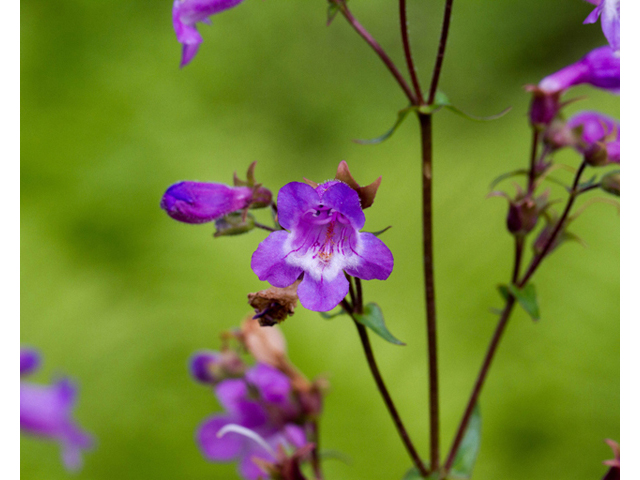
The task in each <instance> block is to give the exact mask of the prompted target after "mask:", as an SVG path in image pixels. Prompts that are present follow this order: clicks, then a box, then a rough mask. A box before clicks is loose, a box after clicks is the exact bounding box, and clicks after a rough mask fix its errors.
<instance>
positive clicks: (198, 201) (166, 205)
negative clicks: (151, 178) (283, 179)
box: [160, 182, 271, 223]
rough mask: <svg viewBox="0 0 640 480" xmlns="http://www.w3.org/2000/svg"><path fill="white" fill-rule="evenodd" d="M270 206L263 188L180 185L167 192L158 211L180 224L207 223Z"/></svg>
mask: <svg viewBox="0 0 640 480" xmlns="http://www.w3.org/2000/svg"><path fill="white" fill-rule="evenodd" d="M270 202H271V192H270V191H269V190H267V189H266V188H263V187H258V188H255V187H230V186H229V185H224V184H222V183H204V182H179V183H176V184H174V185H171V186H170V187H169V188H168V189H167V191H166V192H165V194H164V195H163V196H162V201H161V202H160V207H161V208H163V209H164V210H165V211H166V212H167V214H168V215H169V216H170V217H171V218H173V219H174V220H178V221H179V222H184V223H206V222H212V221H213V220H217V219H219V218H222V217H224V216H225V215H228V214H230V213H233V212H236V211H238V210H245V209H248V208H259V207H264V206H266V205H269V203H270Z"/></svg>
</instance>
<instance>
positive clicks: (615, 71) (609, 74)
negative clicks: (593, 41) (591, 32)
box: [538, 46, 620, 95]
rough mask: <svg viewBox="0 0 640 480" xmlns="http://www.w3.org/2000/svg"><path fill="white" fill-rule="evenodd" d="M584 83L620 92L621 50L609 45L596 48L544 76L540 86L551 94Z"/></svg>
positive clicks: (543, 90) (612, 91)
mask: <svg viewBox="0 0 640 480" xmlns="http://www.w3.org/2000/svg"><path fill="white" fill-rule="evenodd" d="M582 83H588V84H590V85H593V86H594V87H598V88H602V89H604V90H608V91H609V92H611V93H620V52H616V51H614V50H613V49H612V48H611V47H609V46H605V47H599V48H596V49H595V50H592V51H591V52H589V53H588V54H587V55H585V56H584V57H583V58H581V59H580V60H579V61H577V62H576V63H573V64H571V65H569V66H568V67H565V68H563V69H562V70H559V71H557V72H556V73H554V74H552V75H549V76H548V77H546V78H543V79H542V81H541V82H540V83H539V84H538V88H539V89H540V90H541V91H542V92H544V93H546V94H548V95H551V94H555V93H558V92H563V91H564V90H567V89H568V88H570V87H573V86H575V85H579V84H582Z"/></svg>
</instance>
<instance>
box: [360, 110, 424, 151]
mask: <svg viewBox="0 0 640 480" xmlns="http://www.w3.org/2000/svg"><path fill="white" fill-rule="evenodd" d="M415 110H417V107H413V106H412V107H407V108H404V109H402V110H400V111H399V112H398V119H397V120H396V123H394V124H393V127H391V130H389V131H388V132H386V133H384V134H383V135H380V136H379V137H376V138H372V139H371V140H354V142H356V143H360V144H361V145H374V144H376V143H382V142H384V141H385V140H387V139H388V138H389V137H391V135H393V133H394V132H395V131H396V130H397V129H398V127H399V126H400V125H401V124H402V122H404V119H405V118H407V115H409V113H411V112H413V111H415Z"/></svg>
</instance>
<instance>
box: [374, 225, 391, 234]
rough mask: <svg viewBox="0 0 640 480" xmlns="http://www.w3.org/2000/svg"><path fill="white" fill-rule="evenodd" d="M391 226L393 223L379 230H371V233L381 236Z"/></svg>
mask: <svg viewBox="0 0 640 480" xmlns="http://www.w3.org/2000/svg"><path fill="white" fill-rule="evenodd" d="M390 228H391V225H389V226H388V227H387V228H383V229H382V230H378V231H377V232H371V234H372V235H375V236H376V237H379V236H380V235H382V234H383V233H384V232H386V231H387V230H389V229H390Z"/></svg>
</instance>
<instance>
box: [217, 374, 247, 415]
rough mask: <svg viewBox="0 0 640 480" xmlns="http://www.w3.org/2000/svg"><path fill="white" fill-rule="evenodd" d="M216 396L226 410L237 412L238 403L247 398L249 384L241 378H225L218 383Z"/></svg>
mask: <svg viewBox="0 0 640 480" xmlns="http://www.w3.org/2000/svg"><path fill="white" fill-rule="evenodd" d="M215 391H216V397H217V398H218V401H219V402H220V405H222V406H223V407H224V409H225V410H228V411H230V412H234V413H235V412H236V411H237V410H238V403H239V402H240V401H241V400H243V399H245V398H247V395H248V392H247V384H246V383H245V381H244V380H242V379H241V378H232V379H229V380H224V381H222V382H220V383H219V384H218V385H216V388H215Z"/></svg>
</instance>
